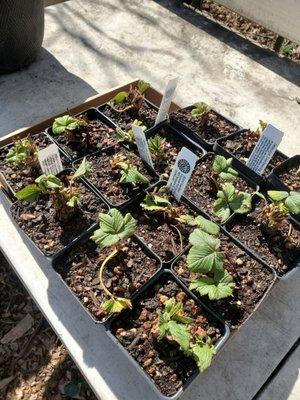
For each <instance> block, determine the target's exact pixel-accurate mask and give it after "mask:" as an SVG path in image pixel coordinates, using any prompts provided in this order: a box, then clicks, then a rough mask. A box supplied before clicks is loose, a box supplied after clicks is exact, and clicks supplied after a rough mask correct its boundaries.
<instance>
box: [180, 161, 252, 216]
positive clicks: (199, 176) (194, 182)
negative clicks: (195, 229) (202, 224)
mask: <svg viewBox="0 0 300 400" xmlns="http://www.w3.org/2000/svg"><path fill="white" fill-rule="evenodd" d="M214 156H215V154H214V153H206V154H204V156H203V157H201V158H200V160H198V161H197V163H196V166H195V169H194V171H193V174H192V176H191V178H190V180H189V182H188V184H187V186H186V188H185V191H184V196H185V197H186V199H187V200H188V202H189V203H191V204H193V205H194V206H195V207H197V209H198V210H200V211H201V212H203V213H204V214H206V215H207V216H209V218H213V219H214V220H216V221H217V222H219V220H218V218H217V217H216V216H214V215H213V213H212V209H213V204H214V202H215V200H216V199H217V188H216V187H215V181H214V180H213V179H212V178H211V175H210V171H212V164H213V158H214ZM238 173H239V177H238V179H237V180H236V181H235V182H234V184H235V186H236V188H237V189H239V190H242V191H245V192H248V193H251V192H255V191H257V190H258V189H259V187H258V185H257V184H256V183H255V182H254V181H253V180H252V179H251V178H249V177H248V176H246V175H245V174H243V173H242V172H240V171H238Z"/></svg>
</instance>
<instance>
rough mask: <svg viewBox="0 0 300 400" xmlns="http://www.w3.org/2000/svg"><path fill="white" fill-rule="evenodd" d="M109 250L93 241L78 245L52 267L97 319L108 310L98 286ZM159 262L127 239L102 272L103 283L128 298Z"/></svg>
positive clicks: (134, 242)
mask: <svg viewBox="0 0 300 400" xmlns="http://www.w3.org/2000/svg"><path fill="white" fill-rule="evenodd" d="M110 251H111V250H110V249H102V250H101V249H100V247H99V246H97V245H96V244H95V243H94V242H93V241H92V240H88V241H86V242H85V243H82V244H79V245H77V246H76V247H75V248H74V249H73V250H72V251H71V252H70V253H69V254H68V255H67V256H66V257H64V258H63V259H61V260H60V261H59V263H58V264H57V266H56V267H55V269H56V270H57V272H59V273H60V274H61V275H62V277H63V279H64V280H65V282H66V283H67V284H68V286H69V287H70V288H71V290H72V291H73V293H75V295H76V296H77V297H78V299H79V300H80V301H81V303H82V304H83V305H84V307H86V308H87V309H88V311H89V312H90V313H91V314H92V315H93V316H94V318H95V319H96V320H99V321H103V320H105V319H106V317H107V315H108V314H107V312H106V311H105V310H104V309H103V308H102V307H101V303H102V302H103V301H105V300H107V299H108V297H107V295H106V294H105V293H104V292H103V290H102V289H101V287H100V281H99V269H100V265H101V262H102V261H103V260H104V259H105V257H106V256H107V255H108V254H109V253H110ZM159 267H160V264H159V263H158V261H156V260H155V259H154V258H153V257H149V256H148V255H147V254H146V253H145V250H144V249H143V248H142V246H141V245H140V244H138V243H137V242H136V241H134V240H131V239H128V240H127V241H126V242H124V244H123V247H122V249H121V251H120V252H119V253H118V254H117V255H116V256H115V257H114V258H112V259H111V260H110V261H109V263H108V264H107V267H106V269H105V271H104V275H103V277H104V284H105V285H106V287H107V288H108V290H109V291H110V292H112V293H113V294H114V295H115V296H120V297H126V298H130V296H131V294H132V293H133V292H135V291H137V290H138V289H140V288H141V286H142V285H143V284H144V283H146V282H147V281H148V280H149V279H150V278H151V277H152V275H154V273H155V272H156V271H157V270H158V269H159Z"/></svg>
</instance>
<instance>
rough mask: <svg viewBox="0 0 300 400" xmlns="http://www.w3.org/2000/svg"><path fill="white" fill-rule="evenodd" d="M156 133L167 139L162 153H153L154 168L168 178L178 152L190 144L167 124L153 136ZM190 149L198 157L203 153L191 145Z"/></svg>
mask: <svg viewBox="0 0 300 400" xmlns="http://www.w3.org/2000/svg"><path fill="white" fill-rule="evenodd" d="M155 135H159V136H160V137H161V138H162V139H165V140H166V141H165V148H164V151H163V153H162V155H159V154H158V155H157V156H155V154H153V153H152V160H153V163H154V168H155V170H156V172H158V173H159V174H160V175H161V174H162V178H168V176H169V174H170V172H171V170H172V168H173V166H174V163H175V161H176V158H177V156H178V153H179V152H180V150H181V149H182V147H187V148H189V145H188V144H187V143H186V142H185V141H184V140H182V139H181V137H180V136H179V135H176V133H174V132H173V131H172V130H171V129H170V128H168V127H167V126H166V127H162V128H161V129H159V130H158V131H157V132H155V134H153V135H152V137H154V136H155ZM189 149H190V150H191V151H193V153H195V154H196V155H197V156H198V157H201V156H202V155H203V152H202V151H201V149H199V150H194V149H192V148H191V147H190V148H189Z"/></svg>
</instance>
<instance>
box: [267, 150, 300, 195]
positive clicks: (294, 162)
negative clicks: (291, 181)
mask: <svg viewBox="0 0 300 400" xmlns="http://www.w3.org/2000/svg"><path fill="white" fill-rule="evenodd" d="M299 167H300V155H296V156H293V157H291V158H288V159H287V160H286V161H284V162H283V163H282V164H280V165H278V167H276V168H274V169H273V172H272V173H271V174H270V176H269V180H270V182H271V184H272V185H273V186H274V187H275V188H276V189H278V190H287V191H290V190H293V189H292V188H291V187H289V185H288V184H287V183H285V182H284V181H283V180H282V179H281V178H280V175H281V174H282V173H284V172H286V173H289V172H290V170H291V169H293V168H299ZM298 179H299V186H300V177H299V178H298Z"/></svg>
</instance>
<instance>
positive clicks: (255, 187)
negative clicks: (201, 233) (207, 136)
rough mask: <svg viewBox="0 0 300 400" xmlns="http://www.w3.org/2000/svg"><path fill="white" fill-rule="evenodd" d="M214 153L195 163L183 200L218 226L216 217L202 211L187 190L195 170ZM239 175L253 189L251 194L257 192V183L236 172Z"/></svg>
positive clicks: (207, 154)
mask: <svg viewBox="0 0 300 400" xmlns="http://www.w3.org/2000/svg"><path fill="white" fill-rule="evenodd" d="M214 156H215V153H213V152H208V153H206V154H204V155H203V156H202V157H201V158H200V160H198V161H197V163H196V166H195V168H194V171H193V174H192V176H191V178H190V181H189V183H188V184H187V186H186V188H185V192H184V198H185V199H186V200H187V202H188V204H190V205H192V206H194V207H195V209H196V210H198V212H199V213H200V214H202V215H204V216H206V217H207V218H209V219H213V220H214V221H215V222H217V223H218V224H219V223H220V221H219V220H218V218H217V217H215V216H214V215H213V214H210V213H209V212H208V211H207V210H202V206H201V204H197V203H196V202H195V200H194V199H192V198H191V196H190V195H189V193H188V190H189V187H190V186H189V185H190V182H191V180H192V179H193V175H194V174H195V172H196V170H197V168H198V167H199V165H201V164H202V163H205V162H206V160H209V159H210V158H212V157H214ZM207 173H209V171H207ZM238 173H239V178H241V179H242V180H243V181H245V182H246V183H247V184H248V185H249V186H250V187H251V189H253V192H255V191H259V186H258V185H257V183H256V182H255V181H253V180H252V179H251V178H249V176H247V175H245V174H244V173H243V172H241V171H238ZM200 197H201V195H200V194H199V198H200ZM216 199H217V197H216V198H215V200H216Z"/></svg>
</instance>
